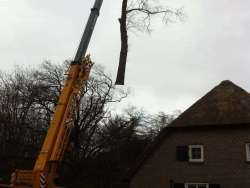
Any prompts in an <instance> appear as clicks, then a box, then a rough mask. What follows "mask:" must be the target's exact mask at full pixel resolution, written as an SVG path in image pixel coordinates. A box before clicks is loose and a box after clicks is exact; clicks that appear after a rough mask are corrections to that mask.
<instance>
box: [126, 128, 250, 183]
mask: <svg viewBox="0 0 250 188" xmlns="http://www.w3.org/2000/svg"><path fill="white" fill-rule="evenodd" d="M248 142H249V143H250V129H241V130H237V129H218V130H201V131H199V130H181V131H173V132H170V133H169V134H168V135H167V136H166V138H165V140H164V141H163V142H162V143H161V145H160V146H159V147H158V148H157V149H156V151H155V152H154V153H153V155H151V156H150V157H149V158H148V159H147V160H146V161H145V162H144V164H143V165H142V166H141V167H140V169H139V170H138V172H137V173H136V174H135V175H134V176H133V178H132V179H131V182H130V187H131V188H171V186H170V181H171V180H173V181H174V182H178V183H185V182H201V183H214V184H220V185H221V188H236V187H238V188H249V187H250V163H249V162H246V151H245V143H248ZM190 144H203V145H204V162H203V163H190V162H179V161H177V160H176V146H178V145H190Z"/></svg>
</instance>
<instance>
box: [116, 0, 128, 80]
mask: <svg viewBox="0 0 250 188" xmlns="http://www.w3.org/2000/svg"><path fill="white" fill-rule="evenodd" d="M127 4H128V0H123V2H122V13H121V18H120V19H119V22H120V33H121V51H120V58H119V66H118V71H117V76H116V82H115V84H116V85H124V79H125V69H126V63H127V54H128V32H127Z"/></svg>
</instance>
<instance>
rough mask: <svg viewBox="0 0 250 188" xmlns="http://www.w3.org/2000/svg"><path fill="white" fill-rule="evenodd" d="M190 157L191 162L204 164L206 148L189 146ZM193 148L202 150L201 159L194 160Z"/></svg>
mask: <svg viewBox="0 0 250 188" xmlns="http://www.w3.org/2000/svg"><path fill="white" fill-rule="evenodd" d="M188 148H189V149H188V155H189V162H204V146H203V145H189V146H188ZM193 148H200V149H201V158H200V159H192V149H193Z"/></svg>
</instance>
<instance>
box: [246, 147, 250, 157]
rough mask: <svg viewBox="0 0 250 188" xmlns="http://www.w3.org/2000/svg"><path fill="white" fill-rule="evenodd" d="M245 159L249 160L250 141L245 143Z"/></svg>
mask: <svg viewBox="0 0 250 188" xmlns="http://www.w3.org/2000/svg"><path fill="white" fill-rule="evenodd" d="M246 161H250V143H247V144H246Z"/></svg>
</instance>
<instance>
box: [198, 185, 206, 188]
mask: <svg viewBox="0 0 250 188" xmlns="http://www.w3.org/2000/svg"><path fill="white" fill-rule="evenodd" d="M198 188H207V186H206V185H198Z"/></svg>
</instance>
